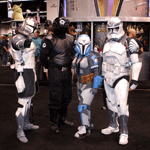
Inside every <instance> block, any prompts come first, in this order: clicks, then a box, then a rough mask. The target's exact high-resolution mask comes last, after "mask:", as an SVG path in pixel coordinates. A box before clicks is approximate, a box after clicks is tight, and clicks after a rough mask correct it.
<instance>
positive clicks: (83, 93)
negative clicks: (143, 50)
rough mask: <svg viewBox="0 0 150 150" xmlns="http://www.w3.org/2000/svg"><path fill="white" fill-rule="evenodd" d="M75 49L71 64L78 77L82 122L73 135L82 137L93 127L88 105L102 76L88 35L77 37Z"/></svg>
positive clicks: (96, 55) (100, 82) (88, 133)
mask: <svg viewBox="0 0 150 150" xmlns="http://www.w3.org/2000/svg"><path fill="white" fill-rule="evenodd" d="M75 50H76V52H77V53H76V56H75V58H74V60H73V62H72V66H73V68H74V71H75V74H76V76H77V78H78V82H77V94H78V98H79V105H78V112H79V113H80V116H81V123H82V124H81V126H79V127H78V131H77V132H76V133H75V135H74V136H75V137H76V138H84V137H85V136H88V135H90V132H91V128H92V127H93V124H92V123H91V110H90V105H91V103H92V101H93V98H94V96H95V94H96V93H97V91H98V88H99V86H101V84H102V80H103V78H102V77H101V76H100V73H101V66H99V61H100V60H99V59H100V55H99V54H98V53H96V52H94V51H93V52H91V42H90V37H89V36H88V35H85V34H83V35H80V36H79V37H78V39H77V42H76V47H75ZM98 55H99V57H98Z"/></svg>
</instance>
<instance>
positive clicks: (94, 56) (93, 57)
mask: <svg viewBox="0 0 150 150" xmlns="http://www.w3.org/2000/svg"><path fill="white" fill-rule="evenodd" d="M95 58H97V56H96V55H93V56H92V57H91V59H92V60H93V62H94V65H98V61H97V62H95Z"/></svg>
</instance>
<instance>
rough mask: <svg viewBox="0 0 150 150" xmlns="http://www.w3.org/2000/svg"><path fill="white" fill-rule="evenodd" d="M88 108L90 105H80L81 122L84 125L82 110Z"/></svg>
mask: <svg viewBox="0 0 150 150" xmlns="http://www.w3.org/2000/svg"><path fill="white" fill-rule="evenodd" d="M87 108H88V105H78V112H80V117H81V123H82V125H83V119H82V111H83V109H84V110H86V109H87Z"/></svg>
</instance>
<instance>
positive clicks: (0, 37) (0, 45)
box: [0, 35, 3, 60]
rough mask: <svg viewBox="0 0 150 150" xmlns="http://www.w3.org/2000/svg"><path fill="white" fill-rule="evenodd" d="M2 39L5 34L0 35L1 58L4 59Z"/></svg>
mask: <svg viewBox="0 0 150 150" xmlns="http://www.w3.org/2000/svg"><path fill="white" fill-rule="evenodd" d="M2 40H3V36H1V35H0V59H1V60H2V59H3V54H2V44H1V42H2Z"/></svg>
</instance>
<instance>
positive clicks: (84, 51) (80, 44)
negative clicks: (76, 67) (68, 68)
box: [75, 34, 91, 56]
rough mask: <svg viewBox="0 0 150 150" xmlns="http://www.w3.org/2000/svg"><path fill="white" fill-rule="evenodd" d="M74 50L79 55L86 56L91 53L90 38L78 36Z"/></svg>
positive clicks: (84, 35) (83, 35)
mask: <svg viewBox="0 0 150 150" xmlns="http://www.w3.org/2000/svg"><path fill="white" fill-rule="evenodd" d="M75 50H76V52H77V53H79V54H80V55H85V56H86V55H88V54H89V53H90V52H91V41H90V37H89V36H88V35H86V34H82V35H80V36H79V37H78V39H77V41H76V47H75Z"/></svg>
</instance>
